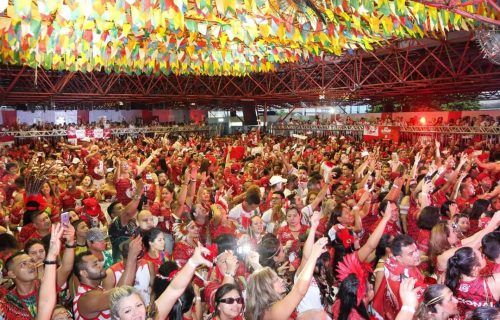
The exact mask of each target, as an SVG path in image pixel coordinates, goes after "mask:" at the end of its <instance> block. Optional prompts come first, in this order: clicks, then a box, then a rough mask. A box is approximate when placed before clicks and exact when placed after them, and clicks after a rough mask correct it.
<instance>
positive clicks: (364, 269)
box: [337, 252, 372, 305]
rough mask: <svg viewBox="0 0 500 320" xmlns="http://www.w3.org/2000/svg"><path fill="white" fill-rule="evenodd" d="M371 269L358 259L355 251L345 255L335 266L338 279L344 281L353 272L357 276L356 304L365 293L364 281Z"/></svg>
mask: <svg viewBox="0 0 500 320" xmlns="http://www.w3.org/2000/svg"><path fill="white" fill-rule="evenodd" d="M371 271H372V270H371V267H370V265H369V264H367V263H362V262H361V261H359V258H358V254H357V253H356V252H355V253H352V254H348V255H346V256H345V257H344V260H342V262H340V263H339V265H338V266H337V279H339V281H344V279H345V278H347V277H348V276H349V275H350V274H354V275H355V276H356V278H358V280H359V286H358V292H357V295H356V297H357V303H358V305H359V304H360V303H361V300H363V298H364V296H365V294H366V282H367V280H368V276H369V274H370V273H371Z"/></svg>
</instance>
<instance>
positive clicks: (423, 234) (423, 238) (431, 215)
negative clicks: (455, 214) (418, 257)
mask: <svg viewBox="0 0 500 320" xmlns="http://www.w3.org/2000/svg"><path fill="white" fill-rule="evenodd" d="M439 217H440V212H439V208H438V207H433V206H427V207H425V208H423V209H422V211H421V212H420V215H419V216H418V218H417V226H418V227H419V229H420V231H419V233H418V237H417V247H418V249H419V250H420V251H421V252H423V253H424V254H427V251H428V250H429V240H430V237H431V230H432V228H433V227H434V226H435V225H436V224H437V223H438V222H439Z"/></svg>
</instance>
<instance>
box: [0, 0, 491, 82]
mask: <svg viewBox="0 0 500 320" xmlns="http://www.w3.org/2000/svg"><path fill="white" fill-rule="evenodd" d="M89 3H92V5H89ZM305 3H312V4H313V7H314V10H313V8H311V7H310V6H309V7H308V6H306V5H305ZM467 3H470V2H467ZM474 3H476V4H474V5H463V6H462V5H460V4H459V6H460V10H462V11H463V12H466V13H471V14H477V15H481V16H484V17H488V18H495V16H494V11H493V9H492V8H490V7H489V6H488V5H487V4H486V2H484V3H478V4H477V2H476V1H474ZM2 13H3V16H2ZM472 27H474V20H471V19H467V18H465V17H464V16H462V15H459V14H456V13H453V12H451V11H448V10H444V9H438V8H437V7H432V6H426V5H424V4H422V3H419V2H415V1H405V0H396V1H388V0H326V1H323V0H312V1H310V2H309V1H308V2H305V1H304V2H303V1H301V0H300V1H299V0H295V2H294V1H293V0H271V1H268V0H111V1H108V0H94V1H91V2H89V1H88V0H13V1H12V2H11V4H9V5H7V1H1V2H0V62H1V63H8V64H15V65H28V66H30V67H33V68H36V67H43V68H45V69H53V70H69V71H84V72H90V71H95V70H104V71H106V72H125V73H129V74H131V73H135V74H157V75H158V74H170V73H174V74H185V75H236V76H244V75H247V74H249V73H252V72H269V71H275V70H276V69H277V68H278V66H279V64H283V63H295V62H301V63H306V62H313V61H314V59H320V58H323V57H324V56H325V55H331V54H334V55H342V54H343V53H344V52H346V51H351V50H355V49H364V50H373V48H374V46H377V45H379V44H384V43H386V42H387V41H389V40H393V39H398V38H399V39H402V38H421V37H424V36H437V35H440V34H444V33H445V32H446V31H449V30H461V29H465V30H469V28H472Z"/></svg>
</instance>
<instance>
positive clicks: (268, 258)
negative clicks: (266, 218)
mask: <svg viewBox="0 0 500 320" xmlns="http://www.w3.org/2000/svg"><path fill="white" fill-rule="evenodd" d="M257 252H258V253H259V262H260V264H261V266H262V267H270V268H271V269H273V270H274V271H278V268H279V266H280V264H282V263H283V261H285V258H286V255H285V250H284V249H283V246H282V245H281V243H280V241H279V240H278V238H276V236H275V235H274V234H272V233H268V234H266V235H265V236H264V237H263V238H262V241H261V242H260V244H259V246H258V247H257Z"/></svg>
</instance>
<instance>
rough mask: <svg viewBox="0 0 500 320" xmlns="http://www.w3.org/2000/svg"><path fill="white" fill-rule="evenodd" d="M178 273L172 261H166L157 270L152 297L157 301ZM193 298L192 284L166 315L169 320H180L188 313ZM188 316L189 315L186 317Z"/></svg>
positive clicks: (177, 268)
mask: <svg viewBox="0 0 500 320" xmlns="http://www.w3.org/2000/svg"><path fill="white" fill-rule="evenodd" d="M178 272H179V267H178V266H177V264H176V263H175V262H174V261H166V262H165V263H164V264H162V265H161V267H160V268H159V269H158V274H157V275H156V277H155V280H154V282H153V295H154V299H157V298H158V297H160V296H161V294H162V293H163V292H164V291H165V289H167V287H168V286H169V285H170V283H171V282H172V279H173V278H174V277H175V275H176V274H177V273H178ZM194 298H195V294H194V289H193V286H192V284H189V285H188V286H187V287H186V290H184V292H183V293H182V294H181V296H180V297H179V298H178V299H177V301H176V302H175V304H174V305H173V306H172V310H171V311H170V313H169V315H168V319H169V320H182V319H183V316H184V314H185V313H188V312H190V310H191V306H192V305H193V300H194ZM187 316H189V314H188V315H187Z"/></svg>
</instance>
